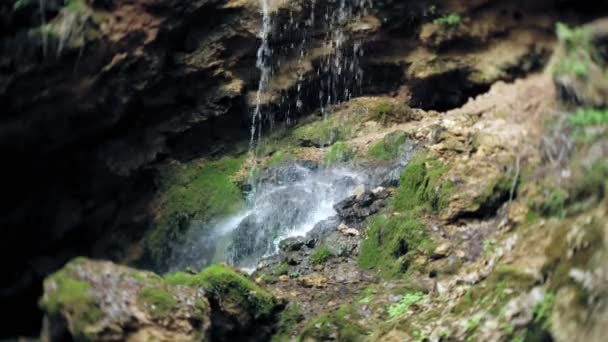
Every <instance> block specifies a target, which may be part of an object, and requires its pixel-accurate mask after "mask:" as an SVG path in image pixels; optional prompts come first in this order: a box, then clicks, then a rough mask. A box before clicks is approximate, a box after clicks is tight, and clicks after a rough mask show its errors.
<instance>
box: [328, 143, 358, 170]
mask: <svg viewBox="0 0 608 342" xmlns="http://www.w3.org/2000/svg"><path fill="white" fill-rule="evenodd" d="M354 155H355V153H354V151H353V149H352V147H351V146H350V145H349V144H347V143H345V142H343V141H338V142H336V143H335V144H333V145H332V146H331V147H330V148H329V149H328V150H327V153H326V154H325V164H326V165H332V164H336V163H343V162H347V161H349V160H351V159H352V158H353V157H354Z"/></svg>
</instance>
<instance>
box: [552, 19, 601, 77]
mask: <svg viewBox="0 0 608 342" xmlns="http://www.w3.org/2000/svg"><path fill="white" fill-rule="evenodd" d="M557 37H558V38H559V40H560V41H561V42H562V43H563V45H564V47H565V51H564V53H565V55H564V56H563V57H562V58H561V60H560V61H559V62H558V63H557V64H556V65H555V66H554V69H553V75H554V76H556V77H558V76H561V75H572V76H575V77H578V78H586V77H587V76H588V74H589V67H590V65H591V64H592V63H593V59H592V57H593V56H591V51H592V43H591V32H590V31H589V30H588V29H585V28H570V27H568V25H566V24H563V23H558V24H557Z"/></svg>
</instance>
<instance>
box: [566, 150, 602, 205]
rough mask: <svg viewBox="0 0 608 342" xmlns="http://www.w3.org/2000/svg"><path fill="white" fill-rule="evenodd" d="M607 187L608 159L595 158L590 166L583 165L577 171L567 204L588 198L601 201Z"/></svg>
mask: <svg viewBox="0 0 608 342" xmlns="http://www.w3.org/2000/svg"><path fill="white" fill-rule="evenodd" d="M607 187H608V160H604V159H599V160H596V161H595V162H593V163H592V164H591V166H590V167H585V166H583V167H582V168H581V169H580V170H579V171H578V172H577V175H576V178H575V182H574V185H573V188H572V189H571V190H570V194H571V196H570V200H569V201H568V205H570V206H574V205H575V204H577V202H582V201H585V200H589V199H591V200H594V201H601V200H603V199H604V198H605V197H606V191H607V189H606V188H607Z"/></svg>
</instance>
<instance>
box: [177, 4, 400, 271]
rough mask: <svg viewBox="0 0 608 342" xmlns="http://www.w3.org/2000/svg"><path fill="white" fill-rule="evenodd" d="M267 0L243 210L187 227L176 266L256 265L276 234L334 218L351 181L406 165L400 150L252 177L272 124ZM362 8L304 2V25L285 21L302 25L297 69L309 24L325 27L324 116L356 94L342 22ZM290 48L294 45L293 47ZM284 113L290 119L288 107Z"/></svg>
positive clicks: (383, 177)
mask: <svg viewBox="0 0 608 342" xmlns="http://www.w3.org/2000/svg"><path fill="white" fill-rule="evenodd" d="M269 2H270V0H260V8H261V14H262V26H261V29H260V32H259V38H260V39H261V44H260V46H259V49H258V52H257V61H256V66H257V68H258V69H259V71H260V79H259V83H258V89H257V93H256V98H255V99H256V103H255V107H254V110H253V113H252V122H251V132H250V133H251V137H250V163H251V164H250V165H251V166H252V167H251V173H250V184H251V185H252V190H251V192H250V194H249V200H248V206H247V209H245V210H243V211H242V212H241V213H239V214H237V215H235V216H233V217H230V218H228V219H226V220H223V221H221V222H216V223H215V224H212V225H211V226H208V227H202V226H201V227H198V228H197V229H193V231H194V232H195V233H194V234H196V235H195V236H193V237H191V238H190V239H188V240H189V243H188V245H187V246H183V247H182V248H179V250H178V251H177V252H176V253H177V255H174V256H173V258H172V259H173V260H174V261H175V262H173V263H172V264H173V266H174V268H175V269H180V268H184V267H185V266H195V267H202V266H205V265H207V264H209V263H211V262H226V263H229V264H232V265H234V266H237V267H240V268H243V269H249V270H252V269H255V267H256V265H257V263H258V262H259V261H260V260H261V259H263V258H264V257H267V256H271V255H273V254H275V253H277V252H278V244H279V242H280V241H281V240H284V239H286V238H289V237H295V236H303V235H306V233H307V232H309V231H311V230H312V229H313V227H314V226H315V225H316V224H317V223H319V222H320V221H323V220H326V219H328V218H330V217H333V216H335V215H336V212H335V210H334V208H333V207H334V205H335V204H337V203H338V202H340V201H341V200H343V199H345V198H347V197H348V196H350V195H352V194H353V192H354V190H355V189H356V188H357V187H359V186H361V185H364V186H366V187H367V188H370V187H375V186H378V185H380V184H381V183H382V182H386V181H387V180H391V181H394V180H396V179H398V176H399V173H400V170H401V169H402V168H403V167H404V165H405V162H406V159H407V155H408V153H404V158H402V159H400V160H397V161H396V162H394V163H393V164H391V165H389V166H388V167H387V166H385V167H380V168H372V169H367V170H363V169H355V168H354V167H352V166H350V167H349V166H346V165H342V166H335V167H329V168H325V167H321V166H319V165H316V164H314V163H307V162H303V163H292V164H288V165H284V166H281V167H277V168H273V169H270V170H266V171H264V172H263V173H262V175H261V176H260V177H259V178H257V179H255V181H254V175H255V174H256V173H257V171H258V170H256V165H257V160H256V159H257V154H258V150H259V147H260V146H261V144H262V136H263V134H262V133H263V132H262V129H263V127H264V125H265V124H268V123H270V127H271V128H272V119H273V118H272V113H266V111H267V110H266V109H265V108H264V104H265V102H266V99H265V97H266V96H268V93H269V84H270V81H271V77H272V70H273V50H272V47H271V44H270V37H271V35H272V33H273V32H272V31H273V18H272V13H271V8H270V3H269ZM320 5H324V6H325V8H323V9H321V11H322V13H323V10H324V20H315V15H318V12H317V11H318V10H319V8H318V6H320ZM336 6H337V7H336ZM368 7H371V1H370V0H332V1H328V2H327V3H325V2H321V3H318V2H317V0H310V2H309V10H310V15H309V16H308V17H307V19H305V22H304V24H303V25H301V26H300V23H294V22H293V18H292V20H291V21H290V23H289V25H295V26H293V27H294V28H295V29H296V30H303V32H302V40H301V42H300V44H299V51H298V59H297V63H298V64H299V69H300V70H302V69H303V68H301V64H302V63H304V60H305V59H306V56H307V55H308V54H310V53H311V52H309V51H307V47H308V43H309V38H310V37H311V36H312V35H314V32H313V30H315V22H317V23H318V24H319V25H320V26H321V27H320V28H317V29H321V30H323V31H322V32H327V34H326V38H325V44H326V45H327V46H329V47H330V48H331V51H332V52H331V53H329V54H328V55H327V56H326V57H325V59H324V61H322V63H321V66H320V67H319V68H318V69H317V70H315V71H314V73H316V75H317V77H318V78H319V79H320V87H319V90H318V91H319V106H320V107H321V108H320V109H321V111H322V113H323V114H324V115H326V114H327V113H326V110H325V108H326V107H328V106H331V105H334V104H337V103H339V102H340V101H344V100H349V99H350V98H351V96H352V95H353V93H355V92H356V89H355V87H357V86H358V87H359V88H360V87H361V80H362V76H363V73H362V71H361V68H360V66H359V57H360V56H361V55H362V48H361V44H360V42H357V41H355V42H352V41H351V39H350V37H349V36H348V35H349V28H348V25H349V24H350V23H351V22H352V21H353V20H356V19H360V18H361V16H363V15H365V11H366V8H368ZM349 44H352V45H349ZM292 47H293V48H295V45H294V46H292ZM351 48H352V50H349V49H351ZM296 49H298V48H296ZM304 76H305V75H303V74H299V75H298V80H297V85H296V89H297V94H296V95H297V96H295V97H292V98H287V99H286V98H282V99H281V101H285V100H287V101H295V103H294V104H290V105H289V106H287V107H288V108H291V107H294V108H296V109H298V110H300V109H301V108H302V106H303V103H302V101H303V98H302V94H301V92H302V88H303V86H304ZM359 91H360V90H359ZM285 117H286V120H290V115H289V113H286V115H285ZM195 228H196V227H195ZM196 232H198V233H196ZM201 232H202V233H201Z"/></svg>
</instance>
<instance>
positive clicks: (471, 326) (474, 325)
mask: <svg viewBox="0 0 608 342" xmlns="http://www.w3.org/2000/svg"><path fill="white" fill-rule="evenodd" d="M482 320H483V316H482V315H475V316H473V317H471V318H469V320H468V321H467V323H466V324H465V325H464V330H466V332H467V333H469V334H474V333H475V331H477V329H479V327H480V326H481V321H482Z"/></svg>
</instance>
